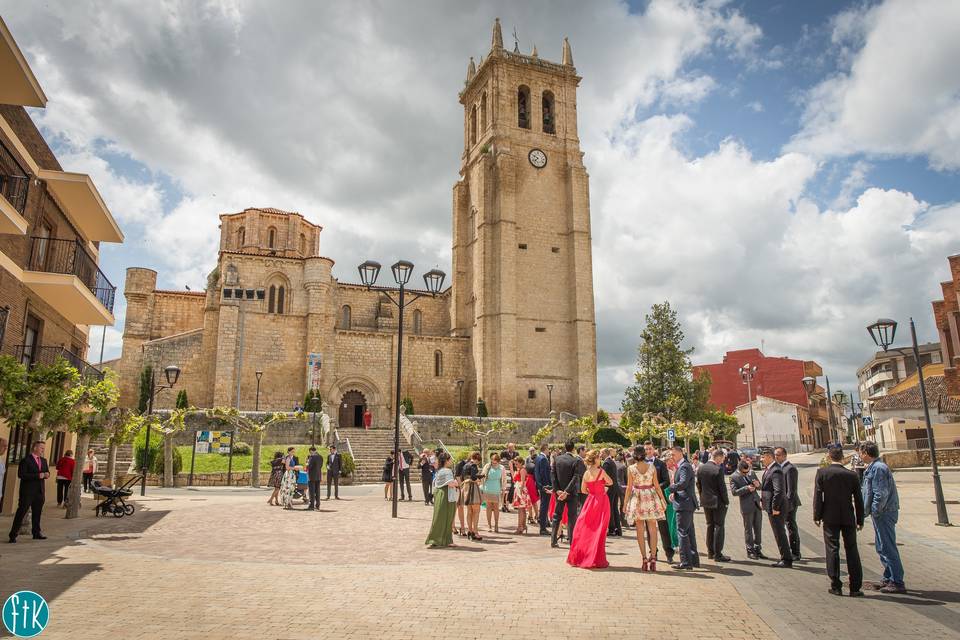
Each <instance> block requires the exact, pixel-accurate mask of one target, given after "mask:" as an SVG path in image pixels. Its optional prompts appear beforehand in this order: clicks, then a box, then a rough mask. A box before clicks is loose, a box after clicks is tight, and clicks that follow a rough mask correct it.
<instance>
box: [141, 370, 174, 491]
mask: <svg viewBox="0 0 960 640" xmlns="http://www.w3.org/2000/svg"><path fill="white" fill-rule="evenodd" d="M163 375H164V377H165V378H166V379H167V384H165V385H162V386H160V387H158V386H157V372H156V370H154V369H151V370H150V399H149V401H148V402H147V415H148V416H150V415H153V399H154V398H156V397H157V394H158V393H160V392H161V391H163V390H164V389H173V385H175V384H177V380H179V379H180V367H178V366H177V365H175V364H171V365H170V366H168V367H166V368H164V370H163ZM150 430H151V429H150V425H149V424H148V425H147V441H146V443H145V445H144V449H143V467H142V468H141V471H142V473H143V477H141V478H140V495H141V496H144V495H146V494H147V472H148V471H149V470H150Z"/></svg>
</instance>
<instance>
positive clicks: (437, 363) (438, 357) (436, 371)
mask: <svg viewBox="0 0 960 640" xmlns="http://www.w3.org/2000/svg"><path fill="white" fill-rule="evenodd" d="M433 375H434V376H436V377H438V378H439V377H440V376H442V375H443V352H442V351H434V352H433Z"/></svg>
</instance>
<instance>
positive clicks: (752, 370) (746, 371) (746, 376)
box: [740, 362, 757, 449]
mask: <svg viewBox="0 0 960 640" xmlns="http://www.w3.org/2000/svg"><path fill="white" fill-rule="evenodd" d="M756 374H757V366H756V365H754V366H752V367H751V366H750V363H749V362H748V363H747V364H745V365H743V366H742V367H740V377H741V378H742V379H743V383H744V384H745V385H747V406H749V407H750V440H751V441H752V442H753V448H754V449H756V448H757V428H756V425H755V424H754V422H753V388H752V383H753V378H754V376H755V375H756Z"/></svg>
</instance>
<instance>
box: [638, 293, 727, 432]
mask: <svg viewBox="0 0 960 640" xmlns="http://www.w3.org/2000/svg"><path fill="white" fill-rule="evenodd" d="M645 322H646V326H645V327H644V329H643V332H642V333H641V338H642V342H641V343H640V346H639V347H638V348H637V372H636V374H635V375H634V380H635V383H634V384H633V385H631V386H629V387H627V390H626V392H625V397H624V400H623V403H622V405H621V406H622V409H623V411H624V412H625V413H632V414H633V415H635V416H642V415H643V414H647V413H652V414H660V415H662V416H664V417H666V418H667V419H669V420H697V419H698V418H699V417H700V415H701V414H702V413H703V412H704V411H705V409H706V405H707V402H708V400H709V394H710V379H709V377H703V378H700V379H697V380H694V379H693V376H692V373H691V371H692V367H693V365H692V363H691V362H690V354H691V353H693V348H689V349H684V348H683V346H682V344H683V340H684V335H683V329H682V328H681V327H680V321H679V320H678V319H677V312H676V311H674V310H673V309H672V308H671V307H670V303H669V302H663V303H661V304H655V305H653V307H652V308H651V310H650V313H649V314H647V316H646V318H645Z"/></svg>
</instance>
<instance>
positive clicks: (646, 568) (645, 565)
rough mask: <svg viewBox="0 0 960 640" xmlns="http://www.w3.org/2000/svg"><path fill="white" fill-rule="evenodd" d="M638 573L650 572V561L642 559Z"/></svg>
mask: <svg viewBox="0 0 960 640" xmlns="http://www.w3.org/2000/svg"><path fill="white" fill-rule="evenodd" d="M640 571H650V561H649V560H647V559H646V558H644V559H643V566H642V567H640Z"/></svg>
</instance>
